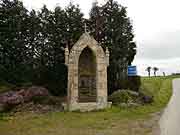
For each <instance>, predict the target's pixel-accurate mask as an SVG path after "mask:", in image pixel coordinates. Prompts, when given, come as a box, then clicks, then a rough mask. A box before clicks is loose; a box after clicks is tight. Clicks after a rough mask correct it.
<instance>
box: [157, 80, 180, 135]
mask: <svg viewBox="0 0 180 135" xmlns="http://www.w3.org/2000/svg"><path fill="white" fill-rule="evenodd" d="M159 124H160V130H161V134H160V135H180V79H175V80H173V95H172V97H171V99H170V102H169V104H168V106H167V108H166V109H165V110H164V113H163V115H162V117H161V119H160V123H159Z"/></svg>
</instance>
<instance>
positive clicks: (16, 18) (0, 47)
mask: <svg viewBox="0 0 180 135" xmlns="http://www.w3.org/2000/svg"><path fill="white" fill-rule="evenodd" d="M27 12H28V11H27V10H26V8H25V7H24V6H23V3H22V2H20V1H18V0H2V2H1V3H0V15H1V18H0V25H1V31H0V57H1V59H0V64H1V66H3V67H4V68H5V69H6V71H7V74H6V79H7V80H8V81H9V82H11V83H14V82H16V81H19V82H20V81H23V80H24V79H25V78H26V76H25V74H26V69H27V67H26V66H25V65H26V59H27V51H28V48H27V46H26V43H27V40H26V39H27V34H26V32H27V26H26V25H25V24H26V21H27V16H28V14H27Z"/></svg>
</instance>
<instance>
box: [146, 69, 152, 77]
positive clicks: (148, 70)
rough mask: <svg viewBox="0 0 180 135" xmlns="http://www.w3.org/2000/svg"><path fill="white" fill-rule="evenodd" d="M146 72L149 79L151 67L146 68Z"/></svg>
mask: <svg viewBox="0 0 180 135" xmlns="http://www.w3.org/2000/svg"><path fill="white" fill-rule="evenodd" d="M146 71H147V72H148V76H149V77H150V76H151V67H147V68H146Z"/></svg>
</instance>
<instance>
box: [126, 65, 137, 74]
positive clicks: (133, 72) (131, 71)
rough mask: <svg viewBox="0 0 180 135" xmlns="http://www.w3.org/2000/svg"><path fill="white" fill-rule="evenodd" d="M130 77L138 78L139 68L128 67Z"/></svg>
mask: <svg viewBox="0 0 180 135" xmlns="http://www.w3.org/2000/svg"><path fill="white" fill-rule="evenodd" d="M127 73H128V76H137V67H136V66H128V71H127Z"/></svg>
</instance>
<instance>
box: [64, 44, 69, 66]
mask: <svg viewBox="0 0 180 135" xmlns="http://www.w3.org/2000/svg"><path fill="white" fill-rule="evenodd" d="M64 53H65V64H66V65H68V60H69V49H68V45H66V47H65V52H64Z"/></svg>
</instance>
